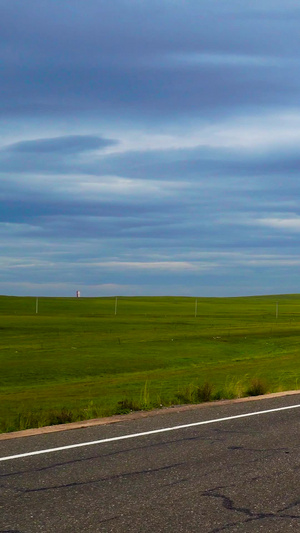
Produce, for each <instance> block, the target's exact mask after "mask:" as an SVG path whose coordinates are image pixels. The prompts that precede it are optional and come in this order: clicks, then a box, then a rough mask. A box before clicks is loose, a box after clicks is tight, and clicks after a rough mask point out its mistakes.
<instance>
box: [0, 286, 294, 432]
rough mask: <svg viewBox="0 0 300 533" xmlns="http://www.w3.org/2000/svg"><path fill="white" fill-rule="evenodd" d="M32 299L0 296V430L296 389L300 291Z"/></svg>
mask: <svg viewBox="0 0 300 533" xmlns="http://www.w3.org/2000/svg"><path fill="white" fill-rule="evenodd" d="M276 302H278V317H277V318H276ZM38 304H39V305H38V313H36V299H35V298H16V297H5V296H2V297H0V335H1V343H0V430H1V431H11V430H15V429H22V428H26V427H33V426H41V425H46V424H49V423H50V424H51V423H59V422H64V421H71V420H76V419H83V418H91V417H94V416H106V415H111V414H114V413H116V412H123V411H124V412H126V410H128V409H135V408H136V409H138V408H151V407H158V406H160V405H171V404H174V403H177V404H178V403H180V402H186V401H195V400H197V398H198V399H201V398H202V397H201V390H202V392H203V385H205V386H206V389H207V388H209V390H210V394H209V398H213V397H215V398H222V397H224V398H225V397H233V396H241V395H246V394H247V393H249V392H250V393H251V386H252V387H253V383H252V385H251V381H252V380H253V379H254V380H255V379H256V380H259V383H265V389H266V390H268V391H276V390H286V389H295V388H298V380H299V378H300V361H299V359H300V348H299V347H300V295H280V296H268V297H267V296H264V297H248V298H198V306H197V316H196V317H195V298H180V297H174V298H173V297H169V298H167V297H166V298H160V297H157V298H150V297H149V298H148V297H145V298H125V297H124V298H119V299H118V308H117V315H115V299H114V298H80V299H75V298H39V301H38ZM208 384H209V387H208ZM204 388H205V387H204ZM199 390H200V394H198V396H197V394H195V391H198V392H199ZM247 391H248V392H247Z"/></svg>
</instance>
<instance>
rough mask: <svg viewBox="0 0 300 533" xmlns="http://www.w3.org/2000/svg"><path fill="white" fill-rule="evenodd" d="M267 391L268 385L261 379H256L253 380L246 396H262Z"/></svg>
mask: <svg viewBox="0 0 300 533" xmlns="http://www.w3.org/2000/svg"><path fill="white" fill-rule="evenodd" d="M267 391H268V387H267V385H266V383H265V382H264V381H262V380H261V379H259V378H254V379H252V380H251V382H250V385H249V387H248V389H247V390H246V394H247V396H260V395H261V394H266V392H267Z"/></svg>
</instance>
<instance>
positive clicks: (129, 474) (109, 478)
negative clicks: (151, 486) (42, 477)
mask: <svg viewBox="0 0 300 533" xmlns="http://www.w3.org/2000/svg"><path fill="white" fill-rule="evenodd" d="M183 464H184V463H174V464H172V465H168V466H162V467H160V468H153V469H149V470H137V471H134V472H127V473H126V472H125V473H123V474H115V475H114V476H107V477H102V478H99V479H95V480H89V481H74V483H67V484H63V485H53V486H50V487H39V488H37V489H20V488H13V489H11V490H13V491H14V492H16V493H22V494H28V493H33V492H45V491H49V490H57V489H64V488H71V487H81V486H87V485H94V484H97V483H101V482H105V481H113V480H115V479H122V478H128V477H133V476H139V475H141V474H153V473H156V472H162V471H166V470H171V469H172V468H176V467H178V466H182V465H183Z"/></svg>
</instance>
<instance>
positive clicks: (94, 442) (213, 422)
mask: <svg viewBox="0 0 300 533" xmlns="http://www.w3.org/2000/svg"><path fill="white" fill-rule="evenodd" d="M299 407H300V404H297V405H289V406H287V407H277V408H276V409H267V410H264V411H255V412H254V413H244V414H242V415H234V416H225V417H224V418H214V419H212V420H204V421H201V422H193V423H192V424H183V425H181V426H173V427H169V428H161V429H153V430H151V431H144V432H142V433H131V434H129V435H120V436H119V437H110V438H108V439H100V440H93V441H90V442H80V443H78V444H69V445H68V446H59V447H58V448H49V449H46V450H36V451H33V452H27V453H19V454H17V455H9V456H7V457H0V461H11V460H12V459H20V458H22V457H32V456H33V455H41V454H44V453H52V452H60V451H62V450H71V449H72V448H82V447H84V446H93V445H95V444H104V443H106V442H116V441H118V440H125V439H134V438H136V437H145V436H147V435H155V434H156V433H166V432H168V431H176V430H178V429H186V428H192V427H197V426H204V425H208V424H216V423H217V422H225V421H227V420H236V419H237V418H247V417H250V416H257V415H264V414H268V413H276V412H278V411H286V410H287V409H298V408H299Z"/></svg>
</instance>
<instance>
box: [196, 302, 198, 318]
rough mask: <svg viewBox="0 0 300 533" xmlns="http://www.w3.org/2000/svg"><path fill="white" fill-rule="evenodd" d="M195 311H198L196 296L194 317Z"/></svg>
mask: <svg viewBox="0 0 300 533" xmlns="http://www.w3.org/2000/svg"><path fill="white" fill-rule="evenodd" d="M197 311H198V300H197V298H196V301H195V318H196V316H197Z"/></svg>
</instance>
